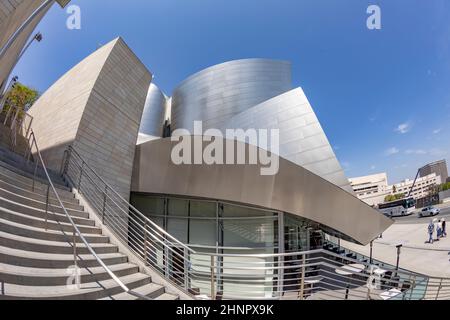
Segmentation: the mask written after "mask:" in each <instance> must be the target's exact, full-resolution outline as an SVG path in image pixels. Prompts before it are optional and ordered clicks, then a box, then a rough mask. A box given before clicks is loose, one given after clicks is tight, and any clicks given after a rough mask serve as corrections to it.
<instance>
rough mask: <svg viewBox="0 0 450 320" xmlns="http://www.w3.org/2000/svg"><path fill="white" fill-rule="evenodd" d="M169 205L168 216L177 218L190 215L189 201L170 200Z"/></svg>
mask: <svg viewBox="0 0 450 320" xmlns="http://www.w3.org/2000/svg"><path fill="white" fill-rule="evenodd" d="M168 201H169V202H168V204H167V214H168V215H169V216H175V217H187V216H188V215H189V201H188V200H182V199H175V198H170V199H168Z"/></svg>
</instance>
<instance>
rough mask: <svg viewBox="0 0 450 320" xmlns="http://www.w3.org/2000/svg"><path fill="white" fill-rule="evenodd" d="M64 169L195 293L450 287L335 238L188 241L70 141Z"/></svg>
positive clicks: (260, 295)
mask: <svg viewBox="0 0 450 320" xmlns="http://www.w3.org/2000/svg"><path fill="white" fill-rule="evenodd" d="M61 173H62V174H63V176H64V177H65V178H66V179H67V180H68V181H69V182H70V184H71V185H72V186H73V187H74V188H75V189H77V190H78V192H79V193H80V194H82V196H83V197H84V198H85V199H86V200H87V201H88V202H89V204H90V205H91V206H92V207H93V209H94V210H95V211H96V214H97V215H98V216H99V218H100V219H101V220H102V221H103V224H104V225H105V226H106V227H107V228H109V229H110V230H111V232H112V233H113V234H115V236H116V237H117V238H118V239H119V240H120V241H121V242H122V243H123V244H124V245H126V246H128V248H130V250H131V251H133V252H134V253H135V254H136V256H137V257H139V258H140V259H141V260H142V261H143V262H144V263H145V264H146V265H147V266H149V267H151V268H152V269H154V270H155V271H157V272H159V273H160V274H161V275H162V276H163V277H165V279H166V280H167V281H169V282H171V283H172V284H174V285H176V286H177V287H179V288H181V289H182V290H184V291H185V292H186V293H188V294H191V295H193V296H195V297H196V298H197V299H259V300H262V299H269V300H272V299H299V300H303V299H343V300H345V299H349V300H350V299H353V300H355V299H357V300H362V299H374V300H421V299H431V298H434V299H443V298H447V296H448V295H449V292H450V285H449V283H448V282H447V280H444V279H434V278H430V277H427V276H425V275H421V274H418V273H414V272H410V271H407V270H403V269H397V268H396V267H394V266H390V265H388V264H384V263H382V262H380V261H372V263H371V261H370V259H369V258H368V257H365V256H362V255H359V254H356V253H354V252H350V251H348V250H344V249H342V248H339V247H337V246H335V245H334V244H331V243H327V244H326V247H325V248H319V249H317V250H310V251H305V252H293V253H282V254H277V253H276V252H274V251H276V249H273V248H271V249H270V250H269V249H265V248H259V249H255V248H253V249H251V250H250V251H252V253H250V254H249V253H246V252H247V250H245V249H244V248H221V247H219V248H218V247H207V246H195V247H194V246H188V245H186V244H184V243H182V242H180V241H178V240H177V239H176V238H174V237H173V236H172V235H170V234H169V233H167V232H166V231H165V230H164V229H163V228H162V227H161V226H159V225H157V224H156V223H155V222H154V221H152V220H150V219H149V218H148V217H146V216H145V215H144V214H142V213H141V212H139V210H137V209H136V208H135V207H133V206H132V205H131V204H130V203H128V201H127V200H125V199H124V198H122V197H121V196H120V195H119V194H118V193H117V192H116V191H114V189H113V188H112V187H111V186H110V185H109V184H108V183H106V182H105V181H104V180H103V179H102V178H101V177H100V176H99V175H98V174H97V173H96V171H95V170H94V169H93V168H92V167H91V166H90V165H89V164H88V163H87V162H86V161H84V160H83V158H82V157H81V156H80V154H79V153H78V152H77V151H76V150H75V149H74V148H73V147H69V148H68V150H67V151H66V153H65V157H64V161H63V164H62V167H61ZM255 251H258V252H261V253H260V254H255V253H254V252H255ZM449 281H450V280H449Z"/></svg>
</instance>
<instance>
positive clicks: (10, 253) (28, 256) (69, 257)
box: [0, 246, 128, 269]
mask: <svg viewBox="0 0 450 320" xmlns="http://www.w3.org/2000/svg"><path fill="white" fill-rule="evenodd" d="M98 256H99V257H100V259H102V260H103V262H104V263H105V264H106V265H114V264H121V263H127V262H128V257H127V256H125V255H123V254H121V253H106V254H99V255H98ZM77 257H78V259H77V264H78V266H80V267H81V268H89V267H98V266H99V263H98V261H97V260H96V259H95V258H94V256H93V255H90V254H88V255H83V254H81V255H77ZM0 263H5V264H9V265H15V266H22V267H30V268H48V269H62V268H68V267H70V266H73V265H74V261H73V254H53V253H39V252H31V251H23V250H17V249H11V248H7V247H3V246H0Z"/></svg>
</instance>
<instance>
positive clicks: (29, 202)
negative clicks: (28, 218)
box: [0, 187, 89, 218]
mask: <svg viewBox="0 0 450 320" xmlns="http://www.w3.org/2000/svg"><path fill="white" fill-rule="evenodd" d="M0 197H3V198H6V199H8V200H11V201H14V202H18V203H20V204H23V205H26V206H29V207H33V208H37V209H41V210H45V208H46V203H45V201H38V200H36V199H31V198H27V197H26V196H22V195H18V194H16V193H13V192H11V191H8V190H5V189H3V188H1V187H0ZM49 205H51V206H52V208H53V210H55V211H56V212H58V213H64V210H63V208H62V207H61V206H60V204H59V203H58V204H56V203H51V202H49ZM63 205H64V207H65V208H66V210H67V211H68V212H69V213H72V214H73V215H76V216H78V217H83V218H89V213H87V212H85V211H83V207H82V206H80V205H78V204H72V205H71V206H70V207H69V206H67V205H66V204H64V203H63Z"/></svg>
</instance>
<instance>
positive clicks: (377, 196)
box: [349, 173, 442, 206]
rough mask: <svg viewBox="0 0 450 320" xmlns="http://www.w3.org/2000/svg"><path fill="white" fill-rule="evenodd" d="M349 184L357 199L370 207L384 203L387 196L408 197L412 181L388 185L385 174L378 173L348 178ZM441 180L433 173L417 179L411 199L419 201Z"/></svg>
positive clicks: (407, 180)
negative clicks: (400, 195)
mask: <svg viewBox="0 0 450 320" xmlns="http://www.w3.org/2000/svg"><path fill="white" fill-rule="evenodd" d="M349 180H350V183H351V185H352V188H353V190H354V191H355V193H356V196H357V197H358V199H360V200H362V201H364V202H365V203H367V204H368V205H370V206H376V205H378V204H380V203H384V202H385V201H384V199H385V198H386V196H388V195H394V194H399V193H403V194H405V195H408V194H409V192H410V190H411V187H412V185H413V183H414V180H410V179H406V180H404V181H402V182H399V183H396V184H393V185H389V183H388V177H387V174H386V173H378V174H373V175H368V176H363V177H357V178H350V179H349ZM441 182H442V179H441V177H440V176H437V175H436V174H435V173H433V174H429V175H427V176H424V177H420V178H417V181H416V184H415V185H414V189H413V191H412V193H411V197H413V198H414V199H420V198H423V197H426V196H428V195H429V194H430V188H431V187H433V186H436V185H440V184H441Z"/></svg>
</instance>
